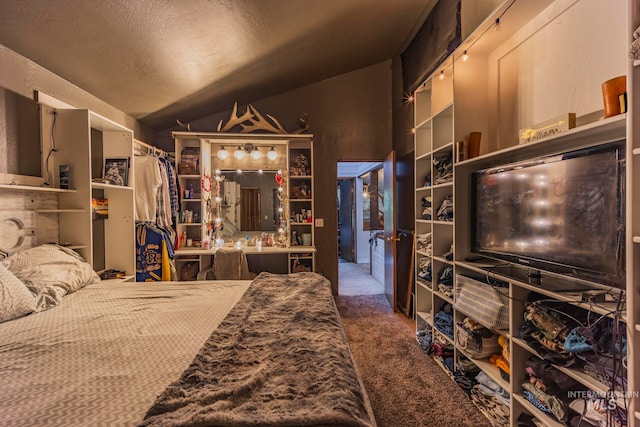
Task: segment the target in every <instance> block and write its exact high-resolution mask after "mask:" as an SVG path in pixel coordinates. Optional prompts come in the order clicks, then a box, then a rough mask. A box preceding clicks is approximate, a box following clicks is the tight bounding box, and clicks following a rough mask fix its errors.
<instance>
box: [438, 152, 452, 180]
mask: <svg viewBox="0 0 640 427" xmlns="http://www.w3.org/2000/svg"><path fill="white" fill-rule="evenodd" d="M433 168H434V170H435V179H434V180H433V183H434V184H435V185H437V184H444V183H446V182H451V181H453V157H452V155H451V154H449V155H447V156H445V157H437V158H435V159H434V160H433Z"/></svg>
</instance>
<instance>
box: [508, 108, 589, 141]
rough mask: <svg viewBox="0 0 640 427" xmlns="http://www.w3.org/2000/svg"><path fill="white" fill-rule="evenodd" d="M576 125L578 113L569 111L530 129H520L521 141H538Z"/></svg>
mask: <svg viewBox="0 0 640 427" xmlns="http://www.w3.org/2000/svg"><path fill="white" fill-rule="evenodd" d="M575 127H576V113H567V114H563V115H560V116H557V117H554V118H552V119H549V120H546V121H544V122H542V123H538V124H536V125H534V126H533V127H531V128H528V129H520V139H519V143H520V144H524V143H527V142H533V141H538V140H540V139H544V138H548V137H550V136H553V135H558V134H560V133H562V132H566V131H568V130H569V129H573V128H575Z"/></svg>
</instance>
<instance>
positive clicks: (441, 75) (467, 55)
mask: <svg viewBox="0 0 640 427" xmlns="http://www.w3.org/2000/svg"><path fill="white" fill-rule="evenodd" d="M515 2H516V0H512V1H511V2H510V3H509V4H508V5H507V7H505V9H504V10H503V11H502V13H500V15H499V16H498V17H497V18H496V19H495V20H494V21H493V22H492V23H491V24H489V25H488V26H487V27H485V28H484V30H482V32H481V33H480V34H479V35H478V36H477V37H476V38H475V39H473V41H472V42H471V43H469V45H468V46H464V49H463V50H462V55H459V54H458V56H457V58H459V59H460V60H461V61H462V62H467V61H469V58H470V52H471V50H472V48H473V46H475V45H476V43H478V42H479V41H480V40H482V38H483V37H484V36H485V35H486V34H487V32H489V31H490V30H492V29H493V30H496V31H497V30H499V29H500V27H501V23H502V19H503V17H504V15H505V14H506V13H507V12H508V11H509V9H511V7H512V6H513V5H514V4H515ZM453 57H454V58H456V54H455V53H454V55H453ZM454 60H455V59H454ZM450 65H451V64H450V63H449V62H447V63H446V64H444V65H443V66H442V68H441V69H440V71H439V72H437V71H436V72H437V73H438V74H437V75H438V77H437V78H438V79H439V80H444V79H445V78H446V74H445V69H446V68H448V67H449V66H450ZM436 72H434V74H433V75H435V73H436ZM414 101H415V94H413V93H412V94H410V95H408V96H407V97H406V102H407V103H412V102H414ZM415 132H416V129H415V128H413V129H411V133H415Z"/></svg>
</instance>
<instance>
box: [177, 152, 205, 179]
mask: <svg viewBox="0 0 640 427" xmlns="http://www.w3.org/2000/svg"><path fill="white" fill-rule="evenodd" d="M178 174H180V175H199V174H200V147H186V148H184V149H182V151H181V152H180V163H178Z"/></svg>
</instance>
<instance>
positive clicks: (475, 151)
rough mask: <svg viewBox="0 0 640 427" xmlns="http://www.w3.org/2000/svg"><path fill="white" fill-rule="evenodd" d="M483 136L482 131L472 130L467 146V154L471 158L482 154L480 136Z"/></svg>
mask: <svg viewBox="0 0 640 427" xmlns="http://www.w3.org/2000/svg"><path fill="white" fill-rule="evenodd" d="M481 137H482V132H470V133H469V141H468V148H467V156H468V158H469V159H473V158H474V157H478V156H479V155H480V138H481Z"/></svg>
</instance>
